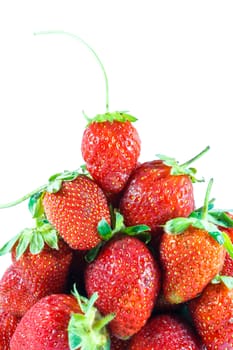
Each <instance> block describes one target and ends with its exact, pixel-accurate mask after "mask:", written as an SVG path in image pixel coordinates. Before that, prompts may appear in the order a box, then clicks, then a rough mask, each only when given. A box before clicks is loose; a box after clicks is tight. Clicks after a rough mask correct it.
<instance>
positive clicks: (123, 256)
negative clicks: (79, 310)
mask: <svg viewBox="0 0 233 350" xmlns="http://www.w3.org/2000/svg"><path fill="white" fill-rule="evenodd" d="M85 284H86V290H87V294H88V295H89V296H90V295H91V294H93V293H94V292H97V293H98V295H99V298H98V300H97V301H96V307H97V308H98V309H99V310H100V312H101V313H102V314H103V315H106V314H108V313H111V312H113V313H115V315H116V317H115V318H114V320H113V321H112V322H111V323H110V325H109V327H110V330H111V332H112V334H113V335H114V336H116V337H119V338H127V337H129V336H131V335H133V334H134V333H136V332H138V331H139V330H140V329H141V327H142V326H143V325H144V324H145V323H146V321H147V319H148V318H149V317H150V315H151V312H152V309H153V307H154V304H155V301H156V297H157V295H158V291H159V286H160V271H159V269H158V266H157V263H156V262H155V260H154V258H153V256H152V255H151V253H150V251H149V249H148V248H147V246H146V245H145V244H144V243H143V242H141V241H140V240H139V239H137V238H135V237H128V236H120V237H119V236H116V237H115V238H113V239H112V240H110V241H108V242H107V243H106V245H105V246H104V247H103V248H102V250H101V252H100V253H99V255H98V256H97V258H96V260H95V261H94V262H92V263H91V264H90V265H89V266H88V267H87V269H86V271H85Z"/></svg>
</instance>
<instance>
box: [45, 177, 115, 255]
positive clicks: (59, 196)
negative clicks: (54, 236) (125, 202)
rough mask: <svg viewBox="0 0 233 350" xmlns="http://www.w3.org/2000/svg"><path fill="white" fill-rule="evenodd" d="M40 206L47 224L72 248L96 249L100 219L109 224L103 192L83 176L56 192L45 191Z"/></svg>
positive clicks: (64, 184) (67, 183)
mask: <svg viewBox="0 0 233 350" xmlns="http://www.w3.org/2000/svg"><path fill="white" fill-rule="evenodd" d="M43 206H44V211H45V214H46V217H47V219H48V220H49V222H50V223H51V224H52V225H53V226H54V227H55V228H56V230H57V231H58V232H59V234H60V236H61V237H62V238H63V239H64V240H65V241H66V242H67V243H68V244H69V246H70V247H71V248H73V249H80V250H87V249H91V248H93V247H95V246H96V245H97V244H98V243H100V242H101V238H100V236H99V235H98V232H97V225H98V222H99V221H100V220H101V219H102V218H105V219H106V220H107V222H108V223H110V221H111V220H110V211H109V207H108V203H107V199H106V196H105V195H104V192H103V191H102V190H101V188H100V187H99V186H98V185H97V184H96V183H95V182H94V181H93V180H91V179H90V178H89V177H87V176H85V175H80V176H78V177H77V178H75V179H74V180H73V181H67V182H64V183H63V185H62V188H61V189H60V190H59V191H58V192H56V193H49V192H46V193H45V195H44V197H43Z"/></svg>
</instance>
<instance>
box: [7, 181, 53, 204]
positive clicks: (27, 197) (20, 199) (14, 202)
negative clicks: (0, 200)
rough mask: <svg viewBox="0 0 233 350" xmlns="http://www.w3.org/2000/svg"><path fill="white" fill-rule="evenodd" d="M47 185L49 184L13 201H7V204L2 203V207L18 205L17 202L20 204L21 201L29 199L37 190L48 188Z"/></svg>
mask: <svg viewBox="0 0 233 350" xmlns="http://www.w3.org/2000/svg"><path fill="white" fill-rule="evenodd" d="M46 187H47V184H46V185H43V186H40V187H38V188H37V189H35V190H34V191H32V192H30V193H27V194H25V195H24V196H23V197H21V198H19V199H17V200H15V201H13V202H9V203H6V204H0V209H4V208H10V207H14V206H15V205H17V204H20V203H22V202H24V201H26V200H27V199H29V198H30V197H31V196H33V195H34V194H36V193H37V192H41V191H44V190H45V189H46Z"/></svg>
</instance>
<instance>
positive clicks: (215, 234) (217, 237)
mask: <svg viewBox="0 0 233 350" xmlns="http://www.w3.org/2000/svg"><path fill="white" fill-rule="evenodd" d="M208 233H209V235H210V236H211V237H213V238H214V239H215V241H217V242H218V243H219V244H220V245H223V244H224V237H223V234H222V232H221V231H208Z"/></svg>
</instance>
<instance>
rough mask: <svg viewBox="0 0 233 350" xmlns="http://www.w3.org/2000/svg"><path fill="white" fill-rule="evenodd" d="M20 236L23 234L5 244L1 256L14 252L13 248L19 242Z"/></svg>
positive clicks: (1, 249) (0, 251)
mask: <svg viewBox="0 0 233 350" xmlns="http://www.w3.org/2000/svg"><path fill="white" fill-rule="evenodd" d="M20 235H21V233H19V234H18V235H16V236H15V237H13V238H12V239H10V240H9V241H8V242H7V243H5V244H4V245H3V246H2V247H1V248H0V256H2V255H5V254H7V253H9V252H10V251H11V250H12V248H13V247H14V245H15V244H16V242H17V241H18V239H19V237H20Z"/></svg>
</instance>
